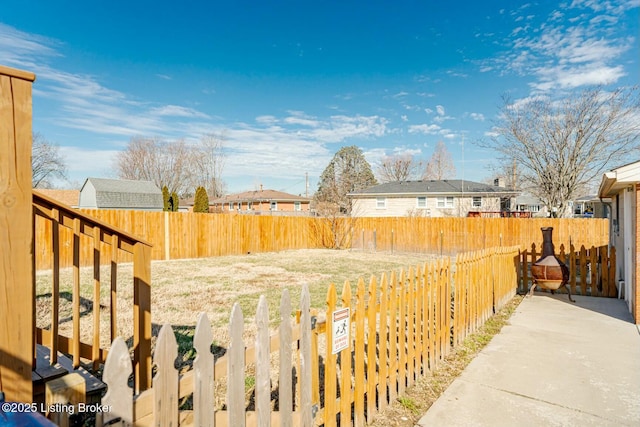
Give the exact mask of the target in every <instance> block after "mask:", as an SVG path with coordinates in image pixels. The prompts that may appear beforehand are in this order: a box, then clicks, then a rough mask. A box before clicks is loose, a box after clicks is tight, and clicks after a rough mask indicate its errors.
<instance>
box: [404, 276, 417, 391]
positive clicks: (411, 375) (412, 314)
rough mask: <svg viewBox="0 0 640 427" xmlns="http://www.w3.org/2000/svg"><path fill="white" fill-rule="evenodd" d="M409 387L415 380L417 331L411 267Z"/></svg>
mask: <svg viewBox="0 0 640 427" xmlns="http://www.w3.org/2000/svg"><path fill="white" fill-rule="evenodd" d="M406 284H407V288H406V289H407V292H406V294H407V328H406V329H407V387H411V386H412V385H413V381H414V380H415V376H414V375H415V362H416V359H415V358H416V352H415V330H416V324H415V322H416V317H415V314H416V313H415V290H414V286H415V281H414V270H413V268H412V267H409V270H408V272H407V282H406Z"/></svg>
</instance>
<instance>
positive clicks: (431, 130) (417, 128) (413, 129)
mask: <svg viewBox="0 0 640 427" xmlns="http://www.w3.org/2000/svg"><path fill="white" fill-rule="evenodd" d="M440 129H442V128H441V127H440V126H438V125H427V124H422V125H411V126H409V133H423V134H425V135H437V134H438V131H440Z"/></svg>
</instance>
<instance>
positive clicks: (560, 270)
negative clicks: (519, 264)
mask: <svg viewBox="0 0 640 427" xmlns="http://www.w3.org/2000/svg"><path fill="white" fill-rule="evenodd" d="M541 230H542V255H541V256H540V258H539V259H538V260H537V261H536V262H534V263H533V264H532V265H531V276H533V285H532V286H531V290H530V291H529V295H533V291H534V289H535V288H536V286H540V287H541V288H544V289H549V290H551V293H553V291H555V290H557V289H559V288H560V287H561V286H565V287H566V288H567V292H568V293H569V301H571V302H575V301H574V300H572V299H571V288H570V287H569V267H567V266H566V265H565V264H564V263H563V262H562V261H560V259H558V257H557V256H556V255H555V253H554V248H553V237H552V233H553V227H542V228H541Z"/></svg>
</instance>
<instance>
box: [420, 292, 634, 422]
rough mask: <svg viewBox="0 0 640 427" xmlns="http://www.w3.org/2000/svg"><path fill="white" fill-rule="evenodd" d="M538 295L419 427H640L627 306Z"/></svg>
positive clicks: (614, 301) (606, 300) (612, 301)
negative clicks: (570, 300)
mask: <svg viewBox="0 0 640 427" xmlns="http://www.w3.org/2000/svg"><path fill="white" fill-rule="evenodd" d="M574 299H575V300H576V303H575V304H574V303H571V302H569V301H568V299H567V296H566V295H551V294H546V293H540V294H535V295H534V296H533V297H532V298H525V299H524V300H523V301H522V303H521V304H520V306H519V307H518V309H517V310H516V312H515V313H514V314H513V316H512V317H511V319H510V321H509V325H507V326H505V327H504V328H503V329H502V331H501V332H500V334H498V335H496V336H495V337H494V338H493V340H491V342H490V343H489V345H487V347H485V348H484V350H482V352H481V353H480V354H479V355H478V356H477V357H476V358H475V359H474V360H473V361H472V362H471V363H470V364H469V366H467V368H466V369H465V370H464V372H463V373H462V375H461V376H460V377H459V378H457V379H456V380H455V381H454V382H453V383H452V384H451V386H450V387H449V388H448V389H447V390H446V391H445V393H444V394H443V395H442V396H440V398H439V399H438V400H437V401H436V402H435V403H434V404H433V406H432V407H431V408H430V409H429V411H428V412H427V413H426V414H425V415H424V416H423V417H422V418H421V419H420V421H419V422H418V425H419V426H465V427H469V426H492V427H495V426H510V427H511V426H598V427H603V426H636V427H637V426H640V332H639V330H638V327H637V326H636V325H634V324H633V323H632V320H631V315H630V314H629V312H628V310H627V306H626V303H625V302H624V301H622V300H617V299H610V298H591V297H581V296H575V297H574Z"/></svg>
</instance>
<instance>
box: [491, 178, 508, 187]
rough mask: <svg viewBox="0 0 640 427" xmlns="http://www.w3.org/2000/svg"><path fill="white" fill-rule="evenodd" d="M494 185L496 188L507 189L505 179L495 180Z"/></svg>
mask: <svg viewBox="0 0 640 427" xmlns="http://www.w3.org/2000/svg"><path fill="white" fill-rule="evenodd" d="M493 185H495V186H496V187H501V188H504V187H505V182H504V178H496V179H494V180H493Z"/></svg>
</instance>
